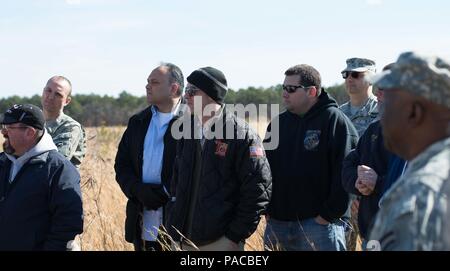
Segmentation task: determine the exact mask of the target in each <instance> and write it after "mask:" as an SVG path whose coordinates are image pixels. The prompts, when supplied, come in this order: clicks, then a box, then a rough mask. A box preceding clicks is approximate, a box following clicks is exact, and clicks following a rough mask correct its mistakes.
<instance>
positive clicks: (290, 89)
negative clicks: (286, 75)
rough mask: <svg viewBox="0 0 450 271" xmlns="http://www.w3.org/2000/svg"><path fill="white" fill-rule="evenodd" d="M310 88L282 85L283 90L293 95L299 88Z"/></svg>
mask: <svg viewBox="0 0 450 271" xmlns="http://www.w3.org/2000/svg"><path fill="white" fill-rule="evenodd" d="M310 87H311V86H309V87H305V86H302V85H298V86H292V85H283V90H284V91H286V92H287V93H294V92H296V91H297V89H299V88H303V89H308V88H310Z"/></svg>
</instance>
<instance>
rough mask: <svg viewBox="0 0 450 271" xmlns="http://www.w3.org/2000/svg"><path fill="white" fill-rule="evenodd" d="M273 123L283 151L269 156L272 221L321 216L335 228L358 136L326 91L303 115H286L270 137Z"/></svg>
mask: <svg viewBox="0 0 450 271" xmlns="http://www.w3.org/2000/svg"><path fill="white" fill-rule="evenodd" d="M275 121H278V123H279V145H278V148H276V149H275V150H266V153H267V157H268V160H269V164H270V167H271V170H272V178H273V179H272V189H273V190H272V199H271V202H270V204H269V208H268V214H269V216H270V217H271V218H274V219H277V220H282V221H296V220H303V219H307V218H313V217H316V216H317V215H320V216H321V217H322V218H324V219H325V220H327V221H329V222H335V221H336V220H337V219H339V218H340V217H342V216H343V215H344V213H345V212H346V210H347V208H348V203H349V197H348V194H347V193H346V192H345V191H344V189H343V187H342V184H341V169H342V161H343V160H344V157H345V156H346V155H347V154H348V153H349V152H350V150H352V149H353V148H355V146H356V144H357V142H358V132H357V131H356V129H355V127H354V126H353V124H352V123H351V121H350V120H349V119H348V118H347V117H346V116H345V115H344V113H342V112H341V111H340V110H339V109H338V105H337V103H336V101H335V100H334V99H332V98H331V97H330V96H329V95H328V94H327V93H326V92H325V91H323V92H322V93H321V95H320V96H319V99H318V102H317V103H316V104H315V105H314V106H313V107H312V108H311V109H310V110H309V111H308V112H307V113H306V114H305V115H303V116H299V115H296V114H294V113H291V112H289V111H285V112H283V113H281V114H280V115H279V116H278V117H277V118H275V119H274V120H272V122H271V123H270V125H269V127H268V131H271V129H276V125H275ZM272 134H273V133H272ZM266 140H269V138H267V139H266ZM271 140H273V139H271Z"/></svg>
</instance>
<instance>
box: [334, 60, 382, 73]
mask: <svg viewBox="0 0 450 271" xmlns="http://www.w3.org/2000/svg"><path fill="white" fill-rule="evenodd" d="M366 71H372V72H373V73H375V72H376V64H375V61H373V60H370V59H367V58H358V57H354V58H349V59H347V67H346V68H345V69H344V70H343V71H342V72H366Z"/></svg>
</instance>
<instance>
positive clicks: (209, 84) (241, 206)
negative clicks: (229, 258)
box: [166, 67, 272, 251]
mask: <svg viewBox="0 0 450 271" xmlns="http://www.w3.org/2000/svg"><path fill="white" fill-rule="evenodd" d="M187 81H188V85H187V87H186V96H185V97H186V100H187V105H188V106H189V108H190V111H191V113H192V114H193V115H192V116H190V119H191V120H192V121H191V125H190V127H189V128H191V129H190V131H189V136H185V137H184V138H182V139H181V140H180V141H179V143H178V146H177V156H176V157H177V159H176V162H175V167H174V178H173V182H172V184H173V185H174V186H175V188H174V189H171V190H172V191H174V190H175V191H176V201H175V203H174V205H173V207H172V208H171V210H170V212H169V216H170V217H169V222H168V225H167V227H166V228H167V229H168V231H169V233H170V234H171V236H172V237H173V239H174V241H176V242H177V243H178V244H179V245H181V249H182V250H197V249H198V250H201V251H217V250H219V251H237V250H243V249H244V244H245V239H247V238H248V237H249V236H250V235H251V234H252V233H253V232H254V231H255V230H256V228H257V226H258V223H259V221H260V216H261V214H262V212H263V211H265V208H266V206H267V204H268V202H269V200H270V194H271V181H272V178H271V174H270V168H269V163H268V162H267V158H266V155H265V151H264V149H263V146H262V141H261V139H260V138H259V136H258V135H257V134H256V132H255V131H253V130H252V129H250V128H249V127H248V124H247V123H246V122H245V121H243V120H241V119H238V118H237V117H236V116H235V114H234V112H233V111H229V110H228V108H227V107H225V105H224V99H225V95H226V93H227V91H228V87H227V80H226V78H225V75H224V74H223V73H222V72H221V71H219V70H218V69H215V68H213V67H204V68H200V69H197V70H195V71H194V72H192V73H191V74H190V75H189V76H188V77H187ZM195 120H197V121H195ZM180 233H181V235H180Z"/></svg>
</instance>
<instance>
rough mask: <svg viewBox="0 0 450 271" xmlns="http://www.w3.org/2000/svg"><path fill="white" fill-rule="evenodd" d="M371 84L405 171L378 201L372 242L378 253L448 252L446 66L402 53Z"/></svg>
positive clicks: (449, 72)
mask: <svg viewBox="0 0 450 271" xmlns="http://www.w3.org/2000/svg"><path fill="white" fill-rule="evenodd" d="M373 82H374V83H375V84H376V85H377V86H378V87H379V88H382V89H384V90H385V108H384V111H383V113H382V117H381V125H382V129H383V137H384V140H385V141H384V142H385V145H386V148H387V149H388V150H390V151H392V152H394V153H395V154H397V155H399V156H400V157H402V158H404V159H406V160H407V161H408V167H407V169H406V171H405V173H404V175H403V176H402V177H401V178H400V179H399V180H398V181H397V182H396V183H394V184H393V185H392V187H391V188H390V190H389V191H388V192H387V193H386V194H385V195H384V196H383V198H382V199H381V201H380V211H379V213H378V215H377V218H376V222H375V225H374V228H373V230H372V232H371V235H370V239H371V240H372V242H379V244H380V247H381V249H382V250H447V249H450V247H449V244H448V243H446V242H445V240H446V238H444V237H445V234H444V233H445V231H448V228H446V225H447V224H446V221H448V219H449V213H448V211H449V210H448V201H449V198H448V194H447V193H446V191H445V190H446V189H445V187H446V186H448V182H449V181H450V179H449V177H450V130H449V124H450V62H448V61H446V60H444V59H442V58H440V57H430V56H424V55H420V54H417V53H414V52H407V53H403V54H401V55H400V57H399V58H398V60H397V62H396V63H395V64H394V65H393V66H392V68H391V69H390V70H388V71H385V72H383V73H381V75H380V76H377V77H376V78H374V80H373Z"/></svg>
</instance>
